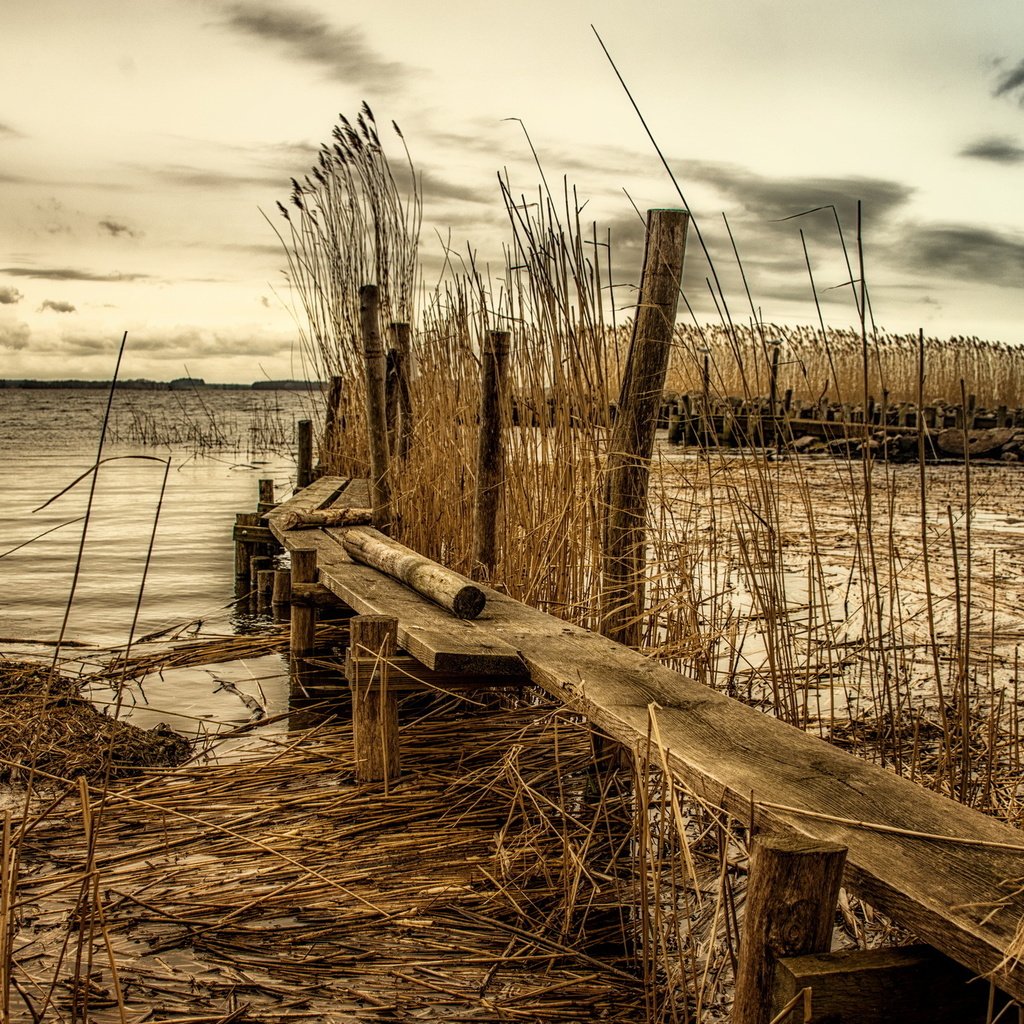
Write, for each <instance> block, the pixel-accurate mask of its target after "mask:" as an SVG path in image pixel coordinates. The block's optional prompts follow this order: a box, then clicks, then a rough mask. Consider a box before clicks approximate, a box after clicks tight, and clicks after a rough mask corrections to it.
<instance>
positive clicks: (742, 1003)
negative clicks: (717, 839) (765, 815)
mask: <svg viewBox="0 0 1024 1024" xmlns="http://www.w3.org/2000/svg"><path fill="white" fill-rule="evenodd" d="M845 860H846V849H845V848H844V847H842V846H838V845H836V844H835V843H823V842H818V841H817V840H811V839H807V838H804V837H802V836H766V837H763V838H758V839H757V840H755V842H754V848H753V851H752V853H751V860H750V878H749V880H748V882H747V904H746V911H745V914H744V922H743V937H742V940H741V942H740V961H739V966H738V968H737V971H736V998H735V1001H734V1003H733V1011H732V1020H733V1024H769V1021H771V1019H772V987H773V984H774V975H775V962H776V959H777V958H778V957H781V956H798V955H801V954H804V953H827V952H828V951H829V949H830V948H831V945H832V928H833V926H834V923H835V915H836V901H837V900H838V898H839V885H840V883H841V881H842V877H843V863H844V862H845Z"/></svg>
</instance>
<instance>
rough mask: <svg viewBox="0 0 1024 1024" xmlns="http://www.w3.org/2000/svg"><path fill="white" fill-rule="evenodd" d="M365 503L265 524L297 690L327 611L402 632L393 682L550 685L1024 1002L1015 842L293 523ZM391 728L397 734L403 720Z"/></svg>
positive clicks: (692, 685) (537, 626) (776, 729)
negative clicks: (447, 596)
mask: <svg viewBox="0 0 1024 1024" xmlns="http://www.w3.org/2000/svg"><path fill="white" fill-rule="evenodd" d="M367 503H368V492H367V489H366V485H365V482H364V481H358V480H347V479H344V478H336V477H327V478H321V479H320V480H318V481H316V482H315V483H314V484H312V485H311V486H310V487H308V488H306V489H305V490H303V491H301V492H299V494H298V495H297V496H296V497H295V498H293V499H292V500H291V501H289V502H287V503H285V504H284V505H282V506H279V507H278V508H277V509H275V510H274V511H272V512H270V513H269V514H268V515H267V522H268V524H269V531H270V533H271V534H272V535H273V537H274V538H276V540H277V541H278V542H279V543H280V544H281V545H282V547H283V548H284V550H286V551H288V552H290V553H291V556H292V559H293V566H294V565H295V564H296V563H298V564H300V565H301V566H303V567H304V568H303V569H302V578H301V579H299V580H295V581H293V605H292V608H293V611H292V622H293V638H292V644H293V647H292V654H293V661H294V664H295V671H296V673H297V674H298V676H299V677H300V678H301V674H302V663H303V659H306V658H309V657H310V656H312V654H313V651H312V632H311V630H312V620H313V618H315V615H316V609H317V608H321V609H322V608H324V607H326V606H329V605H331V604H332V603H333V604H335V605H337V606H338V607H343V608H345V609H348V610H349V611H350V612H351V613H354V614H356V615H357V616H373V617H383V618H384V619H386V620H388V621H391V622H393V623H394V624H395V627H394V642H395V649H394V650H395V656H396V659H397V660H396V668H398V667H399V666H401V668H400V673H401V675H403V676H404V677H405V678H407V679H408V678H414V677H415V666H418V667H419V669H420V670H422V671H423V672H424V673H426V674H427V675H429V674H430V673H438V674H441V675H444V677H445V678H446V679H447V680H448V682H449V684H450V683H451V681H452V680H453V679H461V680H463V682H464V683H466V684H467V685H477V686H479V685H487V684H490V685H495V684H497V685H502V684H522V683H524V682H528V683H530V684H533V685H535V686H538V687H541V688H542V689H543V690H544V691H546V692H547V693H548V694H551V695H552V696H554V697H556V698H557V699H558V700H560V701H562V702H564V704H565V705H566V706H567V707H569V708H571V709H573V710H574V711H576V712H578V713H580V714H582V715H585V716H586V717H587V719H589V720H590V721H591V722H592V723H593V724H594V725H596V726H597V727H599V728H600V729H601V730H602V731H603V732H605V733H606V734H607V735H608V736H609V737H611V738H612V739H613V740H615V741H617V742H618V743H620V744H622V745H623V746H624V747H626V748H628V750H629V751H631V753H632V755H633V756H634V757H635V758H637V759H638V760H640V761H645V762H647V763H654V764H656V765H659V766H661V767H663V768H664V770H665V771H666V772H668V773H669V774H670V775H671V777H672V779H673V780H674V782H675V783H676V784H677V785H678V786H679V787H680V789H681V790H682V791H683V792H685V793H687V794H690V795H691V796H692V797H693V798H695V799H697V800H699V801H700V802H701V803H702V804H704V805H709V806H712V807H716V808H720V809H721V810H723V811H725V812H727V813H728V814H730V815H732V816H734V817H735V818H737V819H739V820H740V821H741V822H743V823H745V824H746V825H747V827H749V828H750V829H751V832H752V834H755V833H756V834H768V833H779V832H781V833H784V834H788V835H795V836H801V837H804V838H805V839H808V840H813V841H814V842H817V843H825V844H834V845H838V846H839V847H841V848H844V849H845V850H846V851H847V852H846V862H845V871H844V875H843V877H844V882H845V884H846V886H847V887H848V888H849V889H850V890H852V891H853V892H855V893H857V894H858V895H859V896H861V897H862V898H863V899H864V900H866V901H867V902H869V903H870V904H871V905H872V906H874V907H876V908H877V909H880V910H882V911H883V912H884V913H886V914H888V915H890V916H891V917H892V918H893V919H894V920H896V921H897V922H899V923H900V924H901V925H902V926H903V927H904V928H906V929H908V930H909V931H910V932H912V933H913V934H914V935H915V936H917V937H918V938H919V939H920V940H921V941H923V942H925V943H927V944H928V945H929V946H931V947H933V948H934V949H936V950H939V951H941V953H942V954H944V955H946V956H948V957H950V958H951V959H952V960H955V961H957V962H958V963H960V964H962V965H964V966H965V967H967V968H968V969H969V970H970V971H971V972H973V973H975V974H977V975H981V976H984V977H987V978H990V979H993V980H994V981H995V982H996V983H997V984H998V985H999V987H1000V988H1001V989H1003V990H1004V991H1005V992H1007V993H1009V994H1010V995H1011V996H1012V997H1013V998H1015V999H1019V1000H1024V968H1022V967H1021V965H1020V964H1019V962H1018V959H1017V957H1018V955H1019V954H1020V953H1021V952H1022V951H1024V941H1022V936H1024V839H1022V838H1021V836H1020V834H1019V832H1017V831H1016V830H1014V829H1012V828H1010V827H1008V826H1006V825H1003V824H1001V823H999V822H997V821H995V820H993V819H991V818H989V817H986V816H985V815H983V814H981V813H979V812H977V811H975V810H973V809H971V808H968V807H965V806H963V805H961V804H958V803H956V802H954V801H953V800H950V799H947V798H946V797H944V796H941V795H938V794H936V793H933V792H930V791H927V790H925V789H923V788H922V787H921V786H920V785H918V784H916V783H914V782H911V781H909V780H907V779H905V778H900V777H898V776H896V775H895V774H893V773H891V772H889V771H887V770H885V769H882V768H880V767H877V766H874V765H871V764H869V763H866V762H865V761H863V760H860V759H858V758H856V757H854V756H852V755H850V754H848V753H845V752H843V751H842V750H839V749H837V748H835V747H833V746H831V745H829V744H827V743H825V742H824V741H822V740H819V739H816V738H814V737H812V736H810V735H808V734H806V733H804V732H802V731H800V730H799V729H796V728H794V727H792V726H789V725H787V724H785V723H783V722H781V721H779V720H777V719H775V718H772V717H770V716H768V715H765V714H763V713H761V712H759V711H757V710H755V709H753V708H751V707H748V706H746V705H743V704H741V703H740V702H738V701H736V700H733V699H731V698H729V697H727V696H724V695H722V694H720V693H717V692H715V691H713V690H711V689H709V688H708V687H706V686H704V685H702V684H700V683H698V682H697V681H695V680H694V679H691V678H688V677H686V676H683V675H680V674H679V673H677V672H674V671H671V670H670V669H668V668H665V667H664V666H662V665H660V664H658V663H657V662H655V661H653V660H651V659H650V658H647V657H644V656H643V655H641V654H639V653H637V652H636V651H634V650H631V649H629V648H626V647H623V646H621V645H619V644H617V643H614V642H613V641H611V640H609V639H607V638H605V637H603V636H600V635H598V634H595V633H592V632H590V631H588V630H586V629H582V628H580V627H577V626H574V625H571V624H569V623H567V622H565V621H563V620H560V619H557V618H554V617H552V616H550V615H547V614H545V613H544V612H541V611H538V610H536V609H533V608H530V607H528V606H526V605H524V604H522V603H520V602H519V601H516V600H514V599H512V598H510V597H508V596H507V595H505V594H502V593H500V592H498V591H496V590H493V589H491V588H487V587H484V588H483V590H484V593H485V596H486V604H485V606H484V608H483V611H482V613H481V614H480V615H479V616H478V617H477V618H475V619H473V620H472V621H467V620H461V619H458V618H456V617H454V616H453V615H452V614H450V613H449V612H447V611H445V610H443V609H442V608H440V607H439V606H438V605H437V604H435V603H434V602H432V601H430V600H429V599H427V598H425V597H423V596H422V595H420V594H417V593H415V592H414V591H413V590H411V589H410V588H409V587H407V586H405V585H403V584H402V583H400V582H398V581H397V580H395V579H393V578H391V577H389V576H388V575H385V574H384V573H381V572H378V571H377V570H375V569H373V568H370V567H368V566H366V565H361V564H358V563H357V562H355V561H353V559H352V558H351V557H350V556H349V554H348V553H347V551H346V548H345V544H344V531H345V527H332V526H311V527H309V526H307V527H303V526H291V527H286V526H285V525H284V524H285V523H286V522H289V521H294V516H289V513H294V512H295V511H304V512H312V511H324V510H329V509H335V510H342V509H346V508H347V509H352V508H360V507H365V506H366V505H367ZM245 536H247V535H246V534H245V533H240V534H236V538H237V537H243V538H244V537H245ZM293 571H294V570H293ZM307 577H308V578H307ZM467 582H469V581H467ZM363 653H364V654H365V653H370V654H372V653H373V652H372V651H370V652H363ZM386 660H387V659H385V663H386ZM410 665H412V666H414V668H410ZM339 667H340V666H339ZM378 669H379V670H382V671H381V674H382V675H383V677H384V679H385V682H384V684H383V685H384V686H385V687H386V686H387V682H386V665H385V664H384V663H381V662H379V661H378ZM372 674H373V673H372V672H371V673H370V675H371V676H372ZM354 678H355V675H354V674H353V673H352V670H351V667H350V670H349V681H350V682H352V681H353V679H354ZM369 678H370V677H366V678H365V679H364V681H363V685H366V680H367V679H369ZM378 682H379V678H378ZM381 727H382V728H385V729H387V728H395V729H397V720H394V721H392V723H391V724H390V725H388V724H387V723H385V724H383V725H382V726H381ZM388 742H393V743H394V745H395V747H396V760H395V764H394V766H393V770H396V771H397V770H399V769H398V760H397V758H398V757H399V756H400V755H398V753H397V748H398V747H399V746H400V739H399V738H398V737H397V736H396V737H394V738H393V739H392V740H389V741H388ZM357 756H358V754H357Z"/></svg>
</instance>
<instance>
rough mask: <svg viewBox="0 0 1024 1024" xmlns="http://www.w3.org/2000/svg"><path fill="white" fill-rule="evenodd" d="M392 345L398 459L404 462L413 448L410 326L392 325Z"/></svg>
mask: <svg viewBox="0 0 1024 1024" xmlns="http://www.w3.org/2000/svg"><path fill="white" fill-rule="evenodd" d="M390 331H391V344H392V348H393V351H394V355H395V379H396V381H397V383H398V451H397V455H398V458H399V459H401V461H402V462H404V461H405V460H406V459H407V458H408V457H409V449H410V447H411V446H412V388H411V386H410V379H411V375H412V332H411V330H410V328H409V325H408V324H402V323H394V324H391V327H390Z"/></svg>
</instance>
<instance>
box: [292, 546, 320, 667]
mask: <svg viewBox="0 0 1024 1024" xmlns="http://www.w3.org/2000/svg"><path fill="white" fill-rule="evenodd" d="M291 577H292V587H295V586H296V585H301V584H303V583H314V582H316V551H293V552H292V569H291ZM315 644H316V608H315V606H313V605H311V604H300V603H297V602H294V601H293V602H292V614H291V635H290V640H289V652H288V654H289V670H290V673H291V678H292V682H293V684H298V685H300V686H301V681H302V678H303V677H304V676H305V675H307V674H308V667H307V665H306V662H305V659H306V658H307V657H309V655H311V654H312V653H313V651H314V647H315Z"/></svg>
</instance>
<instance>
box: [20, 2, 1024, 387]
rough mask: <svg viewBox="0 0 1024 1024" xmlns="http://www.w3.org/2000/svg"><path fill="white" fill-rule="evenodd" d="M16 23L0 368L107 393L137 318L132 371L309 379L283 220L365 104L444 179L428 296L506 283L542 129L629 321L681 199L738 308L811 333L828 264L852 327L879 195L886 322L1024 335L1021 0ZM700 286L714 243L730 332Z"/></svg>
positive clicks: (272, 8)
mask: <svg viewBox="0 0 1024 1024" xmlns="http://www.w3.org/2000/svg"><path fill="white" fill-rule="evenodd" d="M594 29H596V31H597V32H598V33H600V36H601V39H603V41H604V44H605V46H606V47H607V49H608V51H609V52H610V54H611V56H612V58H614V60H615V63H616V65H617V66H618V69H619V71H620V72H621V74H622V77H623V79H624V80H625V82H626V84H627V85H628V87H629V90H630V92H631V93H632V95H633V97H634V99H635V100H636V103H637V105H638V106H639V108H640V110H641V112H642V114H643V117H644V119H645V120H646V122H647V124H648V126H649V128H650V130H651V132H652V133H653V135H654V137H655V140H656V141H657V143H658V146H659V147H660V149H661V151H662V152H663V153H664V156H665V158H666V161H667V163H668V164H669V168H670V170H671V172H672V175H673V176H674V178H675V182H676V183H677V184H678V186H679V189H680V190H681V192H682V194H683V198H682V199H680V196H679V194H678V193H677V191H676V184H674V183H673V178H672V177H670V175H669V174H668V172H667V171H666V170H665V168H664V167H663V165H662V163H661V161H660V159H659V157H658V153H657V151H656V150H655V148H654V146H653V145H652V144H651V142H650V140H649V139H648V137H647V135H646V134H645V130H644V127H643V125H642V123H641V121H640V119H639V117H638V116H637V113H636V111H635V110H634V109H633V107H632V106H631V104H630V101H629V98H628V97H627V95H626V92H625V91H624V89H623V87H622V85H621V84H620V82H619V80H618V78H617V77H616V75H615V72H614V71H613V69H612V67H611V65H610V63H609V61H608V58H607V57H606V56H605V53H604V52H603V51H602V48H601V45H600V44H599V42H598V39H597V37H596V35H595V32H594ZM0 32H2V35H0V40H2V41H0V52H2V54H3V59H2V60H0V378H21V377H37V378H44V379H54V378H88V379H92V378H95V379H103V378H109V377H110V376H111V374H112V372H113V366H114V361H115V357H116V352H117V348H118V345H119V343H120V339H121V336H122V334H123V333H124V332H127V333H128V343H127V348H126V353H125V357H124V362H123V364H122V368H121V376H122V377H150V378H153V379H158V380H169V379H172V378H174V377H180V376H186V375H190V376H194V377H202V378H204V379H205V380H207V381H210V382H214V381H216V382H229V381H235V382H249V381H253V380H259V379H264V378H270V379H280V378H287V377H300V376H303V375H304V374H305V368H304V366H303V365H302V359H301V352H300V346H299V344H298V340H297V339H298V335H299V329H298V326H297V324H296V322H295V319H294V314H293V312H292V309H293V304H292V303H291V301H290V300H289V295H288V282H287V279H286V276H285V273H284V272H285V268H286V261H285V259H284V254H283V251H282V249H281V246H280V243H279V241H278V239H277V237H276V235H275V233H274V230H273V226H272V224H273V223H275V222H277V221H278V220H279V218H278V214H277V213H276V206H275V204H276V202H277V201H283V202H287V199H288V194H289V188H290V186H289V179H290V178H291V177H293V176H295V177H301V176H302V174H303V173H305V172H306V171H307V170H308V169H309V168H310V167H311V166H312V163H313V161H314V159H315V156H316V151H317V148H318V147H319V145H320V144H321V143H323V142H327V141H329V139H330V133H331V129H332V128H333V127H334V125H335V124H336V123H337V118H338V115H339V114H345V115H346V116H348V117H349V118H354V117H355V115H356V114H357V113H358V112H359V109H360V107H361V105H362V103H363V102H366V103H368V104H369V105H370V107H371V108H372V109H373V111H374V113H375V115H376V118H377V121H378V123H379V124H380V125H382V126H387V125H389V123H390V122H391V121H395V122H397V123H398V124H399V125H400V126H401V130H402V134H403V136H404V138H405V141H406V143H407V144H408V147H409V150H410V152H411V155H412V158H413V160H414V162H415V164H416V167H417V169H418V171H419V172H420V173H421V174H422V181H423V198H424V225H423V231H422V234H421V238H420V262H421V266H422V267H423V268H424V275H425V278H426V279H427V280H430V279H431V274H435V273H436V272H437V270H438V268H439V267H440V266H441V265H442V263H443V259H444V254H445V249H446V247H450V248H451V249H454V250H455V251H456V252H459V253H468V252H472V253H474V255H475V257H476V259H477V260H478V262H479V263H481V264H487V265H490V266H492V267H493V268H500V267H501V263H502V252H503V246H504V245H506V244H507V243H508V241H509V238H510V230H509V225H508V215H507V213H506V211H505V208H504V205H503V203H502V200H501V193H500V190H499V187H498V174H499V172H500V173H503V174H507V175H508V179H509V181H510V182H511V184H512V187H513V190H514V191H515V192H516V193H517V194H520V193H521V194H522V195H523V196H526V197H536V195H537V188H538V185H539V183H540V180H541V179H540V172H539V171H538V168H537V166H536V165H535V163H534V158H533V156H532V154H531V149H530V143H532V145H533V147H534V148H535V150H536V153H537V155H538V158H539V160H540V163H541V166H542V168H543V175H544V180H546V181H547V183H548V184H549V186H551V189H552V191H553V192H555V193H557V194H559V195H560V194H561V193H562V190H563V182H567V183H568V184H569V186H570V187H571V188H574V189H575V190H576V196H577V197H578V202H579V204H580V205H583V212H582V214H581V218H582V219H583V221H584V222H586V223H589V222H591V221H593V222H595V223H596V224H597V229H598V231H599V233H600V234H601V236H602V237H604V236H605V233H606V232H608V231H610V233H611V239H612V253H613V267H614V279H615V280H616V281H617V282H620V284H621V285H622V287H620V288H617V289H616V291H615V301H616V304H617V305H618V306H620V307H621V308H622V309H623V310H628V309H629V306H630V302H631V297H635V296H634V293H633V292H632V291H631V290H630V288H629V287H628V285H629V283H630V282H635V281H636V279H637V277H638V276H639V265H640V260H641V252H642V248H641V247H642V241H643V223H642V219H641V218H640V216H638V213H637V210H640V211H643V210H645V209H647V208H650V207H678V206H680V205H681V204H682V203H683V202H685V204H686V205H687V206H688V208H689V209H690V211H691V214H692V215H693V217H694V220H695V222H696V224H697V226H698V227H699V229H700V232H701V236H702V237H703V239H704V241H705V243H706V245H707V247H708V250H709V252H710V253H711V257H712V260H713V263H714V266H715V268H716V271H717V272H718V273H719V275H720V277H721V280H722V284H723V287H724V289H725V293H726V296H727V301H728V303H729V306H730V309H731V310H732V311H733V315H734V316H735V317H736V319H737V320H739V321H740V322H743V321H744V320H745V319H747V318H749V317H750V316H751V315H752V314H751V308H752V307H753V309H754V311H755V312H756V314H757V315H758V316H759V317H761V318H762V319H764V320H765V321H768V322H773V323H814V322H816V319H817V313H816V311H815V305H814V295H813V292H812V290H811V285H810V274H809V272H808V263H809V264H810V271H811V274H813V279H814V283H815V287H816V289H817V292H818V294H819V297H820V299H821V301H822V304H823V305H822V311H823V315H824V316H825V319H826V322H827V323H828V324H829V325H830V326H836V327H846V326H849V325H851V324H853V323H854V322H855V320H856V310H855V307H854V304H853V301H852V298H851V290H850V288H849V287H848V286H846V287H844V282H848V280H849V273H848V271H847V270H846V265H845V262H844V260H843V256H842V249H841V246H840V243H839V233H838V231H837V226H836V219H837V217H838V220H839V223H840V224H841V226H842V229H843V234H844V237H845V239H846V242H847V246H848V247H849V249H850V250H851V252H853V253H854V254H855V253H856V248H857V239H856V236H857V216H856V210H857V203H858V201H859V202H860V204H861V210H862V220H861V236H862V247H863V251H864V267H865V278H866V280H867V282H868V288H869V293H870V296H871V305H872V309H873V312H874V317H875V321H876V322H877V323H878V325H879V326H881V327H883V328H886V329H888V330H891V331H895V332H915V333H916V331H917V330H918V329H919V328H924V329H925V330H926V331H927V333H929V334H931V335H937V336H939V337H947V336H958V335H966V336H978V337H982V338H986V339H989V340H994V341H1003V342H1007V343H1012V344H1016V343H1024V3H1021V2H1020V0H899V2H896V3H893V2H892V0H883V2H876V0H860V2H856V3H852V2H850V0H841V2H840V0H786V2H785V3H780V2H778V0H765V2H762V0H714V2H712V0H690V2H686V0H681V2H677V3H673V4H665V3H657V4H654V3H648V2H645V0H638V2H636V3H634V4H630V5H626V4H622V3H611V2H607V0H592V2H589V3H584V2H582V0H543V2H541V0H518V2H517V3H516V4H515V5H511V6H504V7H495V6H493V5H486V4H480V3H478V2H474V3H469V2H467V0H447V2H446V3H445V4H444V5H435V4H425V3H422V2H410V0H375V2H374V3H373V4H370V5H355V4H345V3H340V2H332V0H302V2H294V0H275V2H273V3H270V2H262V0H252V2H249V0H89V2H88V3H82V2H81V0H4V2H3V5H2V8H0ZM383 134H384V136H385V140H386V142H387V144H388V152H389V154H390V155H391V157H392V158H393V159H394V160H401V159H402V151H401V148H400V146H399V145H397V144H396V145H395V146H394V148H392V141H394V142H396V143H397V140H394V139H393V137H392V136H391V134H390V132H389V131H384V132H383ZM527 135H528V138H527ZM584 204H585V205H584ZM819 207H824V208H825V209H822V210H819V211H818V212H817V213H808V212H807V211H811V210H814V209H816V208H819ZM833 208H834V209H835V211H836V213H835V214H833V212H832V210H833ZM798 214H806V215H805V216H794V215H798ZM801 230H802V231H803V239H802V238H801ZM729 231H731V234H732V238H733V240H734V242H735V247H736V251H737V252H738V253H739V256H740V258H741V260H742V266H743V269H744V271H745V274H746V285H747V287H749V291H750V296H751V298H750V300H749V301H748V299H747V295H746V289H745V288H744V283H743V280H742V279H741V278H740V275H739V273H738V272H737V266H738V265H737V261H736V256H735V254H734V252H733V248H732V242H730V239H729V234H728V232H729ZM805 245H806V249H807V255H806V257H805V254H804V246H805ZM855 272H856V265H855ZM708 274H709V271H708V265H707V263H706V261H705V260H704V258H703V256H702V255H701V253H700V249H699V246H698V245H697V244H696V240H695V234H694V232H693V231H692V230H691V234H690V240H689V244H688V251H687V260H686V274H685V277H684V293H685V295H686V298H687V301H688V302H689V303H690V305H691V306H692V308H693V309H694V313H695V315H696V317H697V318H698V319H701V320H709V321H714V320H715V319H716V314H715V309H714V305H713V303H712V301H711V299H710V296H709V290H708V285H707V281H706V279H707V277H708Z"/></svg>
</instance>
